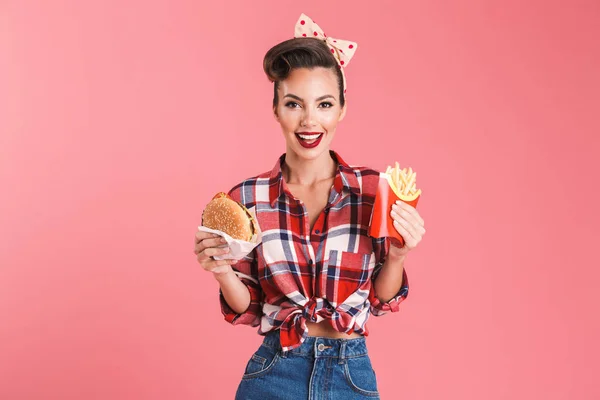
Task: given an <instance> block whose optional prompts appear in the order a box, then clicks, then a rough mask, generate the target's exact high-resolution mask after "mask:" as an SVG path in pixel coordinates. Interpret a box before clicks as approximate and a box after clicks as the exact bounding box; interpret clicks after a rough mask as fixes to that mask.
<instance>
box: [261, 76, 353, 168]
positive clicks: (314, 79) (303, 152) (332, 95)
mask: <svg viewBox="0 0 600 400" xmlns="http://www.w3.org/2000/svg"><path fill="white" fill-rule="evenodd" d="M277 90H278V94H279V103H278V104H277V106H275V107H274V108H273V112H274V114H275V119H276V120H277V121H278V122H279V124H280V125H281V130H282V131H283V135H284V137H285V141H286V147H287V153H290V152H293V153H295V154H296V155H297V156H298V157H299V158H303V159H315V158H318V157H319V156H320V155H322V154H323V153H324V152H327V154H328V155H329V147H330V144H331V141H332V140H333V136H334V135H335V129H336V127H337V124H338V122H340V121H341V120H342V119H343V118H344V115H345V114H346V105H344V107H343V108H342V107H341V106H340V102H339V87H338V82H337V78H336V75H335V73H334V72H333V71H332V70H330V69H326V68H322V67H317V68H314V69H310V70H309V69H307V68H299V69H295V70H293V71H292V72H291V73H290V75H289V76H288V77H287V79H286V80H284V81H281V82H279V88H278V89H277Z"/></svg>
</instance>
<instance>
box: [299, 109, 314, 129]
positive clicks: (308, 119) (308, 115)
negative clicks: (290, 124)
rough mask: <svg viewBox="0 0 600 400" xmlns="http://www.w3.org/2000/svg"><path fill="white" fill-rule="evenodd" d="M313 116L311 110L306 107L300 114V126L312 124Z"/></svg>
mask: <svg viewBox="0 0 600 400" xmlns="http://www.w3.org/2000/svg"><path fill="white" fill-rule="evenodd" d="M313 116H314V114H313V112H312V111H310V110H308V109H307V110H306V111H305V112H304V114H303V115H302V126H312V125H313V124H314V118H313Z"/></svg>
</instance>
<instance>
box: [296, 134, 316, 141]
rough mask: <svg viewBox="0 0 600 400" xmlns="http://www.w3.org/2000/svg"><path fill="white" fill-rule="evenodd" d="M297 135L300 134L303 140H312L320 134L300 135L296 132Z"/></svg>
mask: <svg viewBox="0 0 600 400" xmlns="http://www.w3.org/2000/svg"><path fill="white" fill-rule="evenodd" d="M298 136H300V137H301V138H302V139H304V140H313V139H317V138H318V137H319V136H321V134H320V133H319V134H317V135H301V134H298Z"/></svg>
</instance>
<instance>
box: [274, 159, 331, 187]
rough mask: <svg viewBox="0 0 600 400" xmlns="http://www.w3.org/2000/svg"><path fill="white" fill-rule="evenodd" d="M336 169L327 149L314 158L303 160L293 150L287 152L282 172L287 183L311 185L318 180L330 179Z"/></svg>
mask: <svg viewBox="0 0 600 400" xmlns="http://www.w3.org/2000/svg"><path fill="white" fill-rule="evenodd" d="M336 169H337V165H336V162H335V160H334V159H333V158H331V155H330V154H329V151H324V152H323V153H322V154H321V155H320V156H319V157H318V158H315V159H314V160H305V159H302V158H299V157H298V156H297V155H295V154H294V153H293V152H287V153H286V155H285V162H284V165H283V167H282V173H283V179H284V180H285V182H286V183H287V184H291V185H302V186H313V185H315V184H316V183H318V182H321V181H324V180H327V179H332V178H333V177H334V176H335V172H336Z"/></svg>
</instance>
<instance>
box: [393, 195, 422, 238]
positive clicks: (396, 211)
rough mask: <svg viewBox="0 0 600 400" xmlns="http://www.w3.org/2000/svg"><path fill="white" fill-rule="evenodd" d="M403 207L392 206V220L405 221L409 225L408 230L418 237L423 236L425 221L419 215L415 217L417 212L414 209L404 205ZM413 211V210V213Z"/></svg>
mask: <svg viewBox="0 0 600 400" xmlns="http://www.w3.org/2000/svg"><path fill="white" fill-rule="evenodd" d="M402 204H403V205H397V204H394V205H393V206H392V218H393V219H394V220H398V221H401V220H405V221H407V222H408V223H409V225H407V229H408V230H409V231H410V232H411V233H413V234H414V235H415V237H416V236H422V235H424V234H425V227H424V226H423V222H422V221H423V219H422V218H421V217H420V216H419V215H418V213H417V214H416V215H415V213H416V210H415V209H414V207H412V206H410V205H408V204H405V203H402ZM411 209H412V210H413V211H412V212H411Z"/></svg>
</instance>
